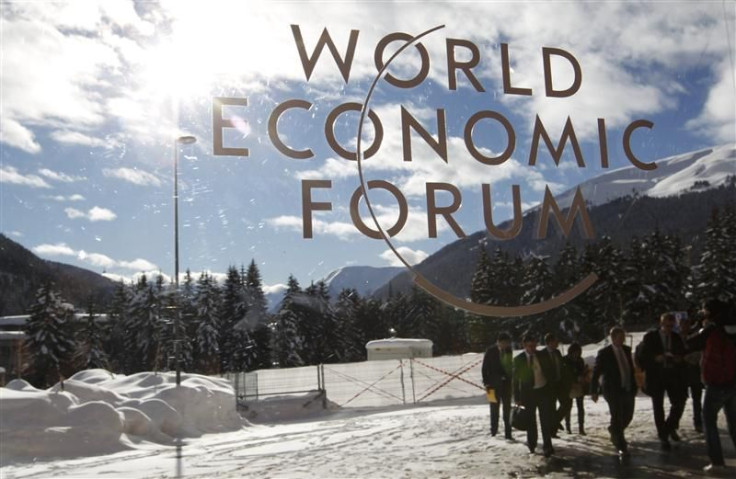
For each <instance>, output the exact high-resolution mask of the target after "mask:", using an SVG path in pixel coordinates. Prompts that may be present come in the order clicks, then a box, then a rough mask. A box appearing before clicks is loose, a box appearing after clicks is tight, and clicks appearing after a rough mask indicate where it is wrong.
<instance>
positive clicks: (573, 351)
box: [567, 343, 583, 358]
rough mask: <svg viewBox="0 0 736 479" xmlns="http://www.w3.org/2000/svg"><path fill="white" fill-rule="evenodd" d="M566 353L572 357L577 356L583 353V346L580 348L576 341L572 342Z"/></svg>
mask: <svg viewBox="0 0 736 479" xmlns="http://www.w3.org/2000/svg"><path fill="white" fill-rule="evenodd" d="M567 354H569V355H570V356H572V357H573V358H579V357H580V356H582V355H583V348H581V347H580V345H579V344H578V343H572V344H571V345H570V347H569V348H567Z"/></svg>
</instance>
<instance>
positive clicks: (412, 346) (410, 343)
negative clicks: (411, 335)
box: [365, 338, 432, 361]
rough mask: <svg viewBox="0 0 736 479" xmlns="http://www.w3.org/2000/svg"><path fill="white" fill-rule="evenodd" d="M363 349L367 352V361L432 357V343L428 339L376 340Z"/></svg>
mask: <svg viewBox="0 0 736 479" xmlns="http://www.w3.org/2000/svg"><path fill="white" fill-rule="evenodd" d="M365 349H366V350H367V351H368V361H373V360H379V359H409V358H431V357H432V341H430V340H429V339H407V338H389V339H376V340H374V341H369V342H368V344H366V345H365Z"/></svg>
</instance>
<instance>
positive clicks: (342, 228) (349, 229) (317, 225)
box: [266, 215, 361, 241]
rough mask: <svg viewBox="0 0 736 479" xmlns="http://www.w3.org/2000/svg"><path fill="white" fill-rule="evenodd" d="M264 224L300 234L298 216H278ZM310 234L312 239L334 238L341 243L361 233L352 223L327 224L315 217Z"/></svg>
mask: <svg viewBox="0 0 736 479" xmlns="http://www.w3.org/2000/svg"><path fill="white" fill-rule="evenodd" d="M266 223H267V224H269V225H271V226H272V227H274V228H276V229H286V230H289V231H296V232H298V233H299V234H302V231H303V228H302V218H300V217H298V216H289V215H284V216H278V217H275V218H269V219H267V220H266ZM312 234H313V235H314V237H319V236H335V237H337V238H339V239H341V240H343V241H348V240H350V239H352V238H355V237H356V236H359V235H360V234H361V233H360V231H358V229H357V228H356V227H355V226H354V225H353V224H352V223H346V222H342V221H335V222H328V221H323V220H320V219H318V218H317V217H316V216H315V217H313V218H312Z"/></svg>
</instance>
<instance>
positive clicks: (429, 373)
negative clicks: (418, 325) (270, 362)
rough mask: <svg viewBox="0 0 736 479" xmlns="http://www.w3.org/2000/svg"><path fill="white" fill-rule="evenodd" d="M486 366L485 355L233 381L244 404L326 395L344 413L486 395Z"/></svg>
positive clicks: (243, 376) (292, 371)
mask: <svg viewBox="0 0 736 479" xmlns="http://www.w3.org/2000/svg"><path fill="white" fill-rule="evenodd" d="M482 362H483V355H482V354H477V353H472V354H464V355H462V356H442V357H438V358H416V359H392V360H383V361H364V362H360V363H347V364H322V365H319V366H307V367H301V368H289V369H262V370H259V371H254V372H249V373H237V374H231V375H228V377H229V379H231V381H232V382H233V385H234V387H235V391H236V396H237V399H238V402H239V403H240V404H245V403H248V402H252V401H259V400H263V399H266V398H269V397H273V396H288V395H294V394H299V393H306V392H321V393H323V394H324V396H325V398H326V400H327V401H329V402H331V403H332V404H335V405H337V406H340V407H373V406H393V405H403V404H416V403H423V402H429V401H435V400H442V399H457V398H467V397H473V396H479V395H482V394H483V391H484V388H483V383H482V378H481V363H482Z"/></svg>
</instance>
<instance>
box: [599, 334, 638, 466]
mask: <svg viewBox="0 0 736 479" xmlns="http://www.w3.org/2000/svg"><path fill="white" fill-rule="evenodd" d="M609 337H610V339H611V344H609V345H608V346H606V347H604V348H602V349H600V350H599V351H598V354H597V356H596V358H595V367H594V368H593V376H592V378H591V381H590V394H591V398H592V399H593V401H594V402H598V397H599V395H600V393H601V392H602V393H603V398H604V399H605V400H606V402H607V403H608V410H609V412H610V415H611V421H610V425H609V426H608V432H609V433H610V435H611V442H612V443H613V445H614V446H615V447H616V449H617V450H618V453H619V454H620V455H623V456H627V455H628V454H629V448H628V443H627V442H626V435H625V430H626V428H627V427H628V426H629V424H630V423H631V419H632V418H633V417H634V404H635V401H636V399H635V398H636V379H635V377H634V362H633V360H632V358H631V348H630V347H629V346H626V345H624V341H625V340H626V331H625V330H624V329H623V328H622V327H619V326H615V327H613V328H611V331H610V332H609Z"/></svg>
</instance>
